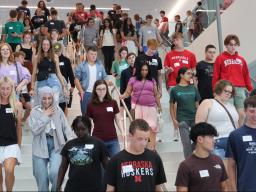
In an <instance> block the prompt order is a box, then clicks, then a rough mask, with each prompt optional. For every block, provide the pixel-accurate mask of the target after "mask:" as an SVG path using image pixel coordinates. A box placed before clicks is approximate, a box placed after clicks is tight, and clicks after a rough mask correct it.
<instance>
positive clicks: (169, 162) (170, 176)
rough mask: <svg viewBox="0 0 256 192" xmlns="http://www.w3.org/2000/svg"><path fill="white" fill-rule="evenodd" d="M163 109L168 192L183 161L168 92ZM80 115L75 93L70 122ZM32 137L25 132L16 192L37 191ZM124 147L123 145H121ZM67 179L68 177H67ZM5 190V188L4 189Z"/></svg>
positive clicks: (162, 146)
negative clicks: (170, 114)
mask: <svg viewBox="0 0 256 192" xmlns="http://www.w3.org/2000/svg"><path fill="white" fill-rule="evenodd" d="M163 87H164V86H163ZM161 103H162V108H163V117H162V118H163V120H164V126H163V127H161V132H160V133H159V134H158V137H159V138H160V139H161V140H162V142H160V143H158V144H157V151H158V153H159V154H160V156H161V158H162V160H163V162H164V167H165V173H166V176H167V181H168V182H167V183H166V188H167V190H168V191H174V190H175V187H174V183H175V178H176V172H177V169H178V165H179V163H180V162H181V161H182V160H183V153H182V146H181V143H180V142H173V141H172V140H171V139H172V135H173V129H172V124H171V123H170V117H169V96H168V93H167V91H166V90H163V97H162V98H161ZM77 115H80V104H79V96H78V94H77V92H76V91H75V92H74V96H73V103H72V109H71V110H70V111H69V115H68V122H69V124H71V122H72V121H73V119H74V118H75V117H76V116H77ZM31 142H32V136H31V133H30V131H26V130H23V139H22V147H21V152H22V164H21V165H19V166H16V169H15V184H14V189H13V190H14V191H37V186H36V181H35V178H34V176H33V171H32V145H31ZM121 146H123V143H121ZM66 179H67V176H66ZM4 189H5V187H4Z"/></svg>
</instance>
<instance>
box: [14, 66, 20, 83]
mask: <svg viewBox="0 0 256 192" xmlns="http://www.w3.org/2000/svg"><path fill="white" fill-rule="evenodd" d="M15 67H16V72H17V81H18V82H17V85H18V84H19V83H20V73H19V70H18V64H17V63H16V62H15Z"/></svg>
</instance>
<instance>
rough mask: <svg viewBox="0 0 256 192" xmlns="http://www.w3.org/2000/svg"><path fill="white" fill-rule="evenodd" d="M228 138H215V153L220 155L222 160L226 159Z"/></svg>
mask: <svg viewBox="0 0 256 192" xmlns="http://www.w3.org/2000/svg"><path fill="white" fill-rule="evenodd" d="M227 144H228V138H227V137H224V138H219V139H216V140H215V146H214V150H213V151H212V153H213V154H215V155H217V156H219V157H220V158H221V159H222V160H223V159H225V154H226V151H227Z"/></svg>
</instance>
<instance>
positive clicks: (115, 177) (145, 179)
mask: <svg viewBox="0 0 256 192" xmlns="http://www.w3.org/2000/svg"><path fill="white" fill-rule="evenodd" d="M105 176H106V182H107V184H108V185H111V186H114V187H115V190H116V191H155V186H156V185H160V184H162V183H165V182H166V177H165V172H164V167H163V162H162V160H161V158H160V157H159V155H157V154H156V153H154V152H152V151H150V150H148V149H145V151H144V153H142V154H140V155H133V154H131V153H129V152H127V151H126V150H123V151H121V152H119V153H118V154H117V155H115V156H114V157H113V158H112V159H111V160H110V162H109V164H108V167H107V170H106V175H105Z"/></svg>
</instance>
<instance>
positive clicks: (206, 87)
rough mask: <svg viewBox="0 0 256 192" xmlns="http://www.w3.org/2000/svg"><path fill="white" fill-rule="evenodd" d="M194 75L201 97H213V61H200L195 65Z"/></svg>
mask: <svg viewBox="0 0 256 192" xmlns="http://www.w3.org/2000/svg"><path fill="white" fill-rule="evenodd" d="M196 76H197V79H198V91H199V93H200V96H201V99H202V100H204V99H210V98H213V93H212V76H213V63H208V62H206V61H200V62H199V63H198V64H197V65H196Z"/></svg>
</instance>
